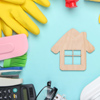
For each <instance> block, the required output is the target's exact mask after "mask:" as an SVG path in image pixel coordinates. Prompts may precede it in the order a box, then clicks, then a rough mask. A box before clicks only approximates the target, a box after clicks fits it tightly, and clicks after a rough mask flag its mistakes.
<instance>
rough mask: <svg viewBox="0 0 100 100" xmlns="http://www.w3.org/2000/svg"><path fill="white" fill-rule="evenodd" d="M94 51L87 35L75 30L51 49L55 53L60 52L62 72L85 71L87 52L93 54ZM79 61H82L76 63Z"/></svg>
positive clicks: (70, 31)
mask: <svg viewBox="0 0 100 100" xmlns="http://www.w3.org/2000/svg"><path fill="white" fill-rule="evenodd" d="M94 50H95V48H94V46H93V45H92V44H91V43H90V42H89V41H88V40H87V38H86V33H85V32H82V33H79V32H78V31H77V30H75V29H71V30H69V31H68V32H67V33H66V34H65V35H64V36H63V37H62V38H61V39H60V40H59V41H58V42H57V43H56V44H55V45H54V46H53V47H52V49H51V51H52V52H54V53H59V52H60V69H61V70H85V69H86V52H89V53H91V52H93V51H94ZM69 59H70V60H71V61H72V62H71V63H69ZM78 59H79V60H80V61H79V63H76V62H75V60H76V61H77V60H78ZM66 62H67V63H66Z"/></svg>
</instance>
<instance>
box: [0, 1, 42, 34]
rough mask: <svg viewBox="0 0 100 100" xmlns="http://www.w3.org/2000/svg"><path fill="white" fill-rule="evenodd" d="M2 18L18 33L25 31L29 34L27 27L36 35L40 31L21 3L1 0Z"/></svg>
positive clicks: (0, 11) (0, 10)
mask: <svg viewBox="0 0 100 100" xmlns="http://www.w3.org/2000/svg"><path fill="white" fill-rule="evenodd" d="M0 18H1V19H2V20H3V21H4V22H5V23H6V24H7V25H8V26H9V27H10V28H11V29H12V30H14V31H15V32H16V33H18V34H21V33H24V34H26V35H27V36H28V32H27V31H26V30H25V28H26V29H27V30H29V31H30V32H31V33H34V34H35V35H38V34H39V33H40V31H39V28H38V27H37V25H36V24H35V23H34V22H33V21H32V20H31V19H30V18H29V17H28V15H27V14H26V13H25V12H24V11H23V10H22V8H21V7H20V5H15V4H11V3H7V2H3V1H0Z"/></svg>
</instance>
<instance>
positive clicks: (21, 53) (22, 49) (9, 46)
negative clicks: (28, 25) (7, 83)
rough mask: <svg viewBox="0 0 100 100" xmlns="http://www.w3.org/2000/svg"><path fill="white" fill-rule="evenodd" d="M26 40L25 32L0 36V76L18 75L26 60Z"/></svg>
mask: <svg viewBox="0 0 100 100" xmlns="http://www.w3.org/2000/svg"><path fill="white" fill-rule="evenodd" d="M27 50H28V41H27V37H26V35H25V34H20V35H13V36H9V37H2V38H0V61H1V60H4V64H3V67H0V77H1V76H3V77H5V75H19V73H20V72H21V71H22V69H23V67H24V66H25V65H26V61H27V53H26V52H27Z"/></svg>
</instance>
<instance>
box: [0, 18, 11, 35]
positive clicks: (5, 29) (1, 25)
mask: <svg viewBox="0 0 100 100" xmlns="http://www.w3.org/2000/svg"><path fill="white" fill-rule="evenodd" d="M2 31H3V33H4V35H5V36H11V35H12V29H11V28H10V27H9V26H7V25H6V24H5V23H4V22H3V21H2V20H1V19H0V37H2Z"/></svg>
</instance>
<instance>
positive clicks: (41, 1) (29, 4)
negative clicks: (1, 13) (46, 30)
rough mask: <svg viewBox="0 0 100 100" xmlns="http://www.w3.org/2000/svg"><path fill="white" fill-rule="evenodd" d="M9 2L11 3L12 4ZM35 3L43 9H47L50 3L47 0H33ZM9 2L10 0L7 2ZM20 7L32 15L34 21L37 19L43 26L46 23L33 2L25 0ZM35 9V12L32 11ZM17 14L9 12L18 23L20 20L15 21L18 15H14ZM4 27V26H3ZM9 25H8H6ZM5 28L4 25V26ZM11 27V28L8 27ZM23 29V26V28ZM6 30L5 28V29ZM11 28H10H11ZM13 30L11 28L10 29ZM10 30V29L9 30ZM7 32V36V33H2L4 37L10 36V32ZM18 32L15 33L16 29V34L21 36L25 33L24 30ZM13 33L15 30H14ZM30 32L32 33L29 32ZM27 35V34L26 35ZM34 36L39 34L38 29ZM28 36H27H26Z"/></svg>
mask: <svg viewBox="0 0 100 100" xmlns="http://www.w3.org/2000/svg"><path fill="white" fill-rule="evenodd" d="M3 1H8V0H3ZM12 1H13V0H12ZM12 1H11V2H12ZM33 1H35V2H36V3H38V4H40V5H42V6H44V7H49V6H50V2H49V1H48V0H33ZM9 2H10V0H9ZM12 3H13V2H12ZM21 7H22V8H23V9H24V10H25V11H26V12H28V13H29V14H30V15H32V16H33V17H34V18H35V19H37V20H38V21H39V22H41V23H43V24H45V23H47V19H46V17H45V16H44V15H43V14H42V12H41V11H40V10H39V8H38V7H37V6H36V4H35V3H34V2H32V0H26V1H25V3H24V4H23V5H21ZM34 9H35V10H34ZM16 13H17V12H14V10H13V11H12V12H11V14H12V16H13V18H15V19H16V20H17V21H18V22H20V19H17V18H18V14H16ZM3 25H4V24H3ZM8 25H9V24H8ZM4 26H6V25H4ZM22 26H24V25H22ZM10 27H11V26H10ZM24 27H25V26H24ZM5 28H6V27H5ZM11 28H12V27H11ZM25 28H26V27H25ZM12 29H13V28H12ZM5 30H8V27H7V29H5ZM10 30H11V29H10ZM10 30H9V31H8V34H7V31H6V32H5V33H4V34H5V35H6V36H10V35H11V34H12V33H11V34H10V32H11V31H10ZM13 30H14V29H13ZM19 30H20V32H19V31H17V29H16V32H17V33H19V34H21V33H25V30H22V28H21V29H19ZM14 31H15V30H14ZM31 32H32V31H31ZM26 34H27V33H26ZM35 34H36V35H37V34H39V29H38V30H37V32H36V33H35ZM27 35H28V34H27Z"/></svg>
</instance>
